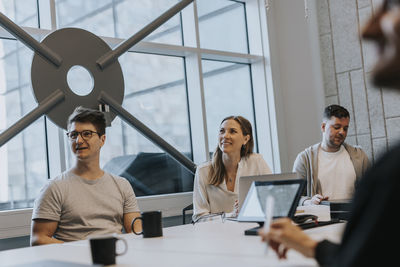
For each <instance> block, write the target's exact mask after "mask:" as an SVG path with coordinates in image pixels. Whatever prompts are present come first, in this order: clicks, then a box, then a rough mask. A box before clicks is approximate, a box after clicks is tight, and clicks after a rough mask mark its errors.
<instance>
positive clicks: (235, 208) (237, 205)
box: [232, 199, 239, 217]
mask: <svg viewBox="0 0 400 267" xmlns="http://www.w3.org/2000/svg"><path fill="white" fill-rule="evenodd" d="M232 213H233V214H235V215H236V217H237V216H238V215H239V200H237V199H236V200H235V204H233V212H232Z"/></svg>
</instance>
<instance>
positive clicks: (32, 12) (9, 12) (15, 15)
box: [0, 0, 38, 27]
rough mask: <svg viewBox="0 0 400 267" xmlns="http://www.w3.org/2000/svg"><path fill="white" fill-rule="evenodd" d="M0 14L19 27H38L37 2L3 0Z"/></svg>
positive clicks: (0, 5) (29, 0) (34, 0)
mask: <svg viewBox="0 0 400 267" xmlns="http://www.w3.org/2000/svg"><path fill="white" fill-rule="evenodd" d="M0 12H2V13H3V14H4V15H6V16H7V17H8V18H9V19H11V20H12V21H13V22H15V23H16V24H18V25H19V26H24V27H38V15H37V0H1V1H0Z"/></svg>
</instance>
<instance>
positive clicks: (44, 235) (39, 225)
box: [31, 219, 64, 246]
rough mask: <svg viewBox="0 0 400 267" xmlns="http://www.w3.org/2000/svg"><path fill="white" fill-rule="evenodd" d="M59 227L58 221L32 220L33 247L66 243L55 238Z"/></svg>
mask: <svg viewBox="0 0 400 267" xmlns="http://www.w3.org/2000/svg"><path fill="white" fill-rule="evenodd" d="M57 227H58V222H57V221H51V220H45V219H35V220H32V228H31V246H37V245H44V244H53V243H64V242H63V241H60V240H58V239H56V238H54V237H53V235H54V233H55V232H56V230H57Z"/></svg>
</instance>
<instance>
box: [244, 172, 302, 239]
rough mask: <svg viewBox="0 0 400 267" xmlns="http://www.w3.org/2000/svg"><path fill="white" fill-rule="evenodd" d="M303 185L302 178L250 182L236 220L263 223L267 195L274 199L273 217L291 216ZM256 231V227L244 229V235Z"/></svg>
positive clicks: (252, 233)
mask: <svg viewBox="0 0 400 267" xmlns="http://www.w3.org/2000/svg"><path fill="white" fill-rule="evenodd" d="M305 186H306V181H305V180H304V179H291V180H275V181H267V182H252V184H251V186H250V189H249V192H248V193H247V196H246V199H245V201H244V203H243V206H242V209H241V210H240V212H239V216H238V218H237V221H239V222H257V223H259V224H260V226H261V225H263V223H264V221H265V202H266V199H267V197H268V196H273V197H274V200H275V201H274V203H275V205H274V213H273V218H279V217H289V218H292V217H293V216H294V213H295V212H296V207H297V205H298V203H299V199H300V196H301V193H302V192H303V190H304V187H305ZM258 228H259V227H258ZM256 233H257V228H253V229H250V230H246V231H245V234H246V235H254V234H256Z"/></svg>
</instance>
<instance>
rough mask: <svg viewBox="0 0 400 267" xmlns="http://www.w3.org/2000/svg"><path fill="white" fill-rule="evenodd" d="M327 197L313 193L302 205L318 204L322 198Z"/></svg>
mask: <svg viewBox="0 0 400 267" xmlns="http://www.w3.org/2000/svg"><path fill="white" fill-rule="evenodd" d="M328 198H329V197H324V196H322V195H320V194H316V195H314V196H313V197H312V198H311V199H308V200H305V201H304V203H303V205H304V206H308V205H319V204H320V203H321V201H322V200H328Z"/></svg>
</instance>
